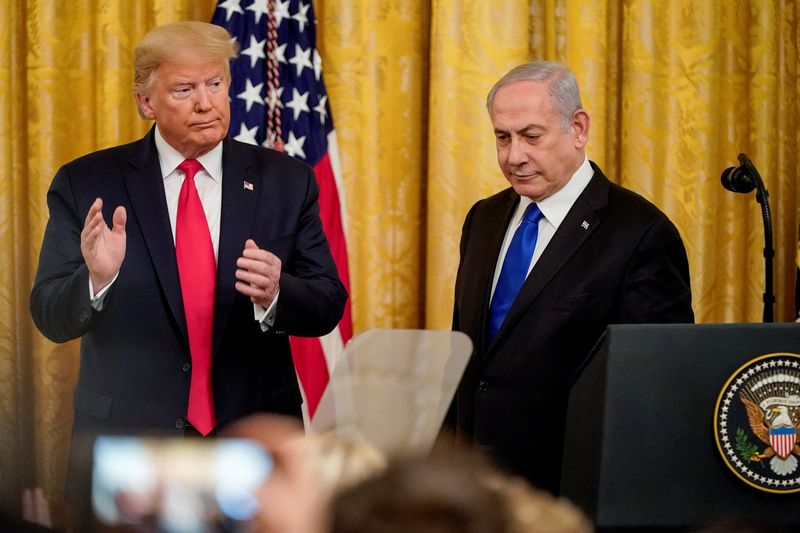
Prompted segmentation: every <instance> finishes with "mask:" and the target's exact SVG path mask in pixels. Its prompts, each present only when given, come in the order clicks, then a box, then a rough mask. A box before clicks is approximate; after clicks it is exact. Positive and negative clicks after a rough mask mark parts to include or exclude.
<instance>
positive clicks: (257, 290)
mask: <svg viewBox="0 0 800 533" xmlns="http://www.w3.org/2000/svg"><path fill="white" fill-rule="evenodd" d="M236 266H237V267H238V268H237V269H236V279H237V280H238V281H237V282H236V290H237V291H239V292H241V293H242V294H244V295H245V296H249V297H250V301H252V302H253V303H255V304H258V305H260V306H261V307H265V308H266V307H269V305H270V304H271V303H272V300H273V299H274V298H275V295H276V294H278V283H279V282H280V279H281V260H280V259H278V256H276V255H275V254H273V253H271V252H268V251H267V250H262V249H261V248H259V247H258V246H257V245H256V243H255V241H253V239H248V240H247V242H246V243H245V244H244V251H243V252H242V256H241V257H240V258H239V259H237V260H236Z"/></svg>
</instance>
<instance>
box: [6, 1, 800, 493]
mask: <svg viewBox="0 0 800 533" xmlns="http://www.w3.org/2000/svg"><path fill="white" fill-rule="evenodd" d="M214 5H215V2H214V0H203V1H202V2H196V1H192V0H130V1H128V0H115V1H111V0H108V1H101V0H80V1H79V0H76V1H73V2H68V3H65V2H60V1H57V0H27V1H24V2H11V1H10V0H6V1H5V2H3V3H2V4H1V5H0V15H1V16H0V83H2V90H0V109H1V110H2V112H3V115H2V116H3V119H2V120H0V128H1V129H2V138H1V139H0V165H2V169H3V171H4V175H5V176H6V177H7V179H5V180H2V181H0V310H1V311H0V339H1V341H2V342H0V387H1V388H0V478H2V479H3V483H2V484H0V496H2V499H3V501H10V500H11V499H15V498H16V497H17V496H18V491H19V490H20V489H21V487H22V486H23V485H40V486H43V487H44V488H45V489H46V492H47V495H48V497H49V498H50V499H52V500H53V501H54V502H59V501H60V500H61V499H62V497H63V477H64V473H65V457H66V443H67V442H68V438H69V427H70V423H71V417H72V413H71V401H70V394H71V390H72V387H73V384H74V380H75V376H76V373H77V362H78V360H77V343H68V344H65V345H58V346H56V345H53V344H52V343H49V342H48V341H46V340H44V339H43V338H42V337H41V335H39V334H38V333H37V332H36V331H35V329H34V328H33V326H32V324H31V319H30V316H29V314H28V309H27V302H28V294H29V291H30V287H31V283H32V279H33V269H34V268H35V265H36V261H37V257H38V251H39V246H40V242H41V236H42V233H43V230H44V224H45V222H46V219H47V208H46V204H45V195H46V191H47V187H48V186H49V183H50V180H51V178H52V176H53V174H54V172H55V171H56V169H57V168H58V167H59V166H60V165H61V164H63V163H64V162H66V161H68V160H70V159H72V158H74V157H76V156H79V155H81V154H84V153H86V152H89V151H92V150H95V149H98V148H102V147H105V146H110V145H114V144H119V143H122V142H126V141H129V140H132V139H135V138H137V137H139V136H140V135H141V134H142V133H143V132H144V131H145V129H146V127H147V124H145V123H144V122H142V121H141V120H140V119H139V118H138V116H137V114H136V110H135V106H134V103H133V99H132V98H131V91H130V87H131V83H132V79H131V78H132V73H131V50H132V46H133V44H134V43H135V42H136V41H137V40H138V38H139V37H140V36H141V35H143V34H144V33H145V32H146V31H147V30H148V29H150V28H152V27H153V26H155V25H156V24H160V23H164V22H169V21H174V20H181V19H196V20H210V18H211V13H212V11H213V8H214ZM315 8H316V14H317V19H318V24H319V25H318V32H319V39H320V42H319V44H320V51H321V55H322V58H323V68H324V75H325V81H326V84H327V88H328V92H329V95H330V102H331V107H332V111H333V116H334V120H335V124H336V130H337V135H338V141H339V151H340V157H341V163H342V169H343V176H342V178H343V182H344V188H345V199H346V203H345V205H346V207H347V212H346V217H347V238H348V249H349V257H350V266H351V276H352V280H351V285H352V291H351V297H352V301H353V314H354V316H353V318H354V323H355V329H356V332H361V331H364V330H366V329H368V328H371V327H430V328H448V327H449V325H450V320H451V318H450V317H451V312H452V311H451V310H452V291H453V280H454V276H455V270H456V266H457V263H458V242H459V237H460V232H461V224H462V222H463V218H464V215H465V214H466V211H467V209H468V208H469V207H470V205H471V204H472V203H473V202H474V201H475V200H477V199H479V198H482V197H485V196H487V195H489V194H492V193H493V192H496V191H498V190H500V189H502V188H504V187H505V186H506V183H505V181H504V179H503V177H502V175H501V173H500V171H499V169H498V168H497V164H496V161H495V155H494V146H493V144H494V140H493V135H492V129H491V123H490V121H489V118H488V115H487V113H486V110H485V103H484V101H485V95H486V93H487V91H488V90H489V88H490V87H491V85H492V83H493V82H494V81H495V80H496V79H497V78H498V77H499V76H500V75H501V74H503V73H504V72H505V71H506V70H508V69H509V68H511V67H512V66H514V65H515V64H517V63H520V62H523V61H526V60H528V59H552V60H558V61H562V62H564V63H566V64H567V65H569V66H570V67H571V68H572V69H573V70H574V71H575V72H576V74H577V76H578V79H579V82H580V83H581V89H582V96H583V100H584V106H585V107H586V108H587V109H588V111H589V113H590V114H591V117H592V123H591V131H590V142H589V145H588V151H589V155H590V157H591V158H592V159H593V160H595V161H596V162H597V163H598V164H600V165H601V167H602V168H603V169H604V170H605V171H606V173H607V174H608V175H609V176H610V177H611V178H612V179H614V180H616V181H618V182H619V183H621V184H623V185H625V186H627V187H629V188H631V189H633V190H635V191H637V192H639V193H641V194H642V195H644V196H645V197H647V198H648V199H650V200H652V201H653V202H654V203H655V204H656V205H658V206H659V207H661V208H662V209H663V210H664V211H666V212H667V214H668V215H669V216H670V217H671V219H672V220H673V221H674V222H675V224H676V225H677V226H678V228H679V230H680V232H681V234H682V235H683V238H684V242H685V243H686V247H687V251H688V254H689V260H690V268H691V274H692V288H693V292H694V297H695V299H694V309H695V312H696V315H697V318H698V320H699V321H702V322H740V321H741V322H758V321H760V320H761V310H762V301H761V294H762V292H763V290H764V287H763V279H764V267H763V257H762V248H763V231H762V226H761V220H760V212H759V207H758V205H757V204H756V203H755V201H754V194H752V193H751V194H750V195H741V194H734V193H730V192H728V191H725V190H723V189H722V187H721V186H720V183H719V175H720V172H721V171H722V169H724V168H725V167H727V166H731V165H734V164H735V163H736V155H737V154H738V153H739V152H746V153H747V154H748V155H749V156H750V157H751V158H752V160H753V161H754V163H755V164H756V166H757V167H758V169H759V170H760V171H761V174H762V176H763V178H764V180H765V182H766V185H767V188H768V189H769V191H770V198H769V199H770V201H771V207H772V215H773V221H774V238H775V240H774V245H775V249H776V257H775V285H774V288H775V294H776V297H777V303H776V306H775V317H776V320H779V321H787V320H792V319H793V318H794V296H793V292H792V289H793V287H794V272H795V266H794V265H795V262H794V261H795V259H794V258H795V250H796V239H797V221H798V202H797V176H798V165H799V164H800V163H799V162H798V158H797V152H798V148H800V138H799V137H798V133H797V132H798V128H797V124H796V122H797V118H798V109H797V98H798V88H799V87H798V86H799V82H798V77H797V74H798V73H797V49H798V44H800V40H799V37H798V12H797V11H798V8H797V2H796V1H789V0H761V1H756V0H750V1H744V2H720V1H716V2H701V1H690V0H672V1H669V0H651V1H645V0H628V1H622V0H600V1H593V0H572V1H568V0H505V1H504V2H485V1H481V0H459V1H456V0H433V1H432V2H430V1H426V0H403V1H401V0H393V1H390V0H346V1H337V0H317V1H316V2H315ZM31 443H33V445H31ZM8 480H11V481H12V482H10V483H9V482H7V481H8Z"/></svg>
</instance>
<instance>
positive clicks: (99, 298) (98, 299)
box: [89, 272, 119, 311]
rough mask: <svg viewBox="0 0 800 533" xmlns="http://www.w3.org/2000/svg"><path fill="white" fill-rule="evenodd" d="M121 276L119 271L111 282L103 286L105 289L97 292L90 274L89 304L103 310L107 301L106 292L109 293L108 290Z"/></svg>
mask: <svg viewBox="0 0 800 533" xmlns="http://www.w3.org/2000/svg"><path fill="white" fill-rule="evenodd" d="M118 277H119V272H117V274H116V275H115V276H114V279H112V280H111V283H109V284H108V285H106V286H105V287H103V289H102V290H101V291H100V292H98V293H97V294H95V293H94V287H93V286H92V277H91V276H89V305H91V306H92V309H94V310H95V311H102V310H103V305H104V304H105V301H106V294H108V290H109V289H110V288H111V286H112V285H113V284H114V282H115V281H117V278H118Z"/></svg>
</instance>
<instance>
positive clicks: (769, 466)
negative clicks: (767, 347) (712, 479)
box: [714, 353, 800, 492]
mask: <svg viewBox="0 0 800 533" xmlns="http://www.w3.org/2000/svg"><path fill="white" fill-rule="evenodd" d="M798 425H800V355H797V354H789V353H779V354H769V355H763V356H760V357H757V358H755V359H753V360H752V361H749V362H748V363H746V364H745V365H743V366H742V367H740V368H739V369H738V370H737V371H736V372H734V374H733V375H732V376H731V377H730V378H729V379H728V381H727V383H726V384H725V386H724V387H723V390H722V392H721V393H720V395H719V398H718V400H717V407H716V410H715V416H714V431H715V438H716V441H717V447H718V449H719V451H720V453H721V454H722V457H723V459H724V460H725V463H726V464H727V466H728V467H729V468H730V469H731V470H732V471H733V472H734V473H735V474H736V475H737V476H738V477H739V478H740V479H742V480H743V481H744V482H745V483H747V484H749V485H751V486H753V487H755V488H758V489H760V490H764V491H767V492H797V491H800V461H798V458H800V443H799V442H798V438H800V435H799V434H798Z"/></svg>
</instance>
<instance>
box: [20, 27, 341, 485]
mask: <svg viewBox="0 0 800 533" xmlns="http://www.w3.org/2000/svg"><path fill="white" fill-rule="evenodd" d="M235 53H236V49H235V46H234V45H233V44H232V43H231V40H230V35H229V34H228V32H226V31H225V30H224V29H222V28H221V27H219V26H215V25H212V24H207V23H204V22H193V21H187V22H179V23H175V24H169V25H165V26H160V27H158V28H155V29H154V30H152V31H151V32H150V33H148V34H147V35H145V36H144V37H143V38H142V40H141V41H140V42H139V44H138V45H137V46H136V49H135V50H134V62H135V72H134V97H135V99H136V104H137V106H138V109H139V113H140V114H141V116H142V117H143V118H146V119H149V120H153V121H154V122H155V124H154V125H153V127H152V128H151V129H150V131H149V132H148V133H147V135H146V136H145V137H144V138H142V139H140V140H138V141H135V142H132V143H130V144H126V145H123V146H117V147H114V148H109V149H107V150H102V151H99V152H95V153H92V154H88V155H86V156H83V157H80V158H78V159H76V160H75V161H72V162H70V163H67V164H65V165H64V166H63V167H61V169H59V171H58V173H57V174H56V176H55V178H54V179H53V184H52V186H51V187H50V190H49V192H48V194H47V204H48V207H49V210H50V220H49V221H48V223H47V229H46V230H45V234H44V242H43V244H42V251H41V256H40V259H39V269H38V271H37V273H36V280H35V283H34V287H33V291H32V293H31V299H30V308H31V313H32V315H33V318H34V321H35V322H36V325H37V326H38V328H39V329H40V330H41V331H42V333H44V335H45V336H47V337H48V338H49V339H51V340H53V341H55V342H65V341H68V340H71V339H75V338H80V339H81V363H80V372H79V374H78V383H77V385H76V387H75V393H74V396H73V406H74V409H75V419H74V425H73V443H74V442H76V440H85V439H86V438H91V437H92V436H94V435H97V434H100V433H110V432H113V433H119V432H125V433H140V432H148V433H153V432H156V433H161V434H166V435H172V436H177V435H181V436H183V435H191V436H209V435H213V434H214V433H215V432H216V430H217V428H222V427H224V426H225V425H226V424H229V423H231V422H233V421H235V420H237V419H239V418H242V417H244V416H245V415H248V414H250V413H255V412H270V413H280V414H286V415H291V416H295V417H298V418H299V417H300V416H301V403H302V400H301V394H300V390H299V386H298V383H297V377H296V374H295V370H294V365H293V362H292V355H291V351H290V347H289V338H288V336H287V335H301V336H320V335H324V334H326V333H328V332H329V331H331V330H332V329H333V328H334V327H335V326H336V324H337V322H338V321H339V319H340V318H341V316H342V313H343V310H344V305H345V301H346V300H347V293H346V291H345V288H344V286H343V285H342V283H341V281H340V279H339V275H338V273H337V270H336V266H335V264H334V262H333V259H332V257H331V253H330V250H329V248H328V242H327V240H326V238H325V234H324V233H323V231H322V224H321V221H320V218H319V206H318V204H317V195H318V188H317V183H316V178H315V177H314V173H313V171H312V169H311V168H310V167H308V166H307V165H305V164H303V163H301V162H299V161H297V160H295V159H293V158H292V157H289V156H288V155H285V154H281V153H278V152H275V151H272V150H268V149H265V148H262V147H259V146H251V145H248V144H244V143H240V142H238V141H236V140H233V139H231V138H230V137H229V136H228V135H227V133H228V126H229V121H230V103H229V98H228V88H229V86H230V65H229V60H230V59H231V58H232V57H233V56H234V55H235ZM82 453H83V451H81V450H79V449H78V448H77V447H76V446H73V449H72V454H71V466H72V470H71V474H70V483H69V484H68V491H69V492H68V497H71V498H72V499H73V500H74V499H75V497H76V496H77V497H78V498H80V497H81V496H85V494H82V493H84V491H85V490H86V487H85V486H80V484H81V482H83V483H85V481H86V479H85V478H83V479H81V476H80V474H79V473H78V472H77V470H76V467H78V466H80V461H81V459H82V455H81V454H82Z"/></svg>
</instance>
